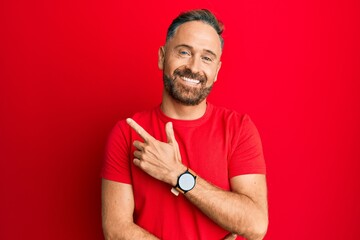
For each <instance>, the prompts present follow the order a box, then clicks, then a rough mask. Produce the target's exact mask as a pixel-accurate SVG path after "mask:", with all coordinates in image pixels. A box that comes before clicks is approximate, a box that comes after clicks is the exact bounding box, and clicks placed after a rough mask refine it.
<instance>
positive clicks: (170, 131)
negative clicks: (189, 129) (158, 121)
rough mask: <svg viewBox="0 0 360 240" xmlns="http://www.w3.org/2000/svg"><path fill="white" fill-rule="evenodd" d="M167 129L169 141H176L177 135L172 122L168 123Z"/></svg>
mask: <svg viewBox="0 0 360 240" xmlns="http://www.w3.org/2000/svg"><path fill="white" fill-rule="evenodd" d="M165 131H166V137H167V141H168V143H175V142H176V140H175V135H174V129H173V125H172V122H168V123H166V125H165Z"/></svg>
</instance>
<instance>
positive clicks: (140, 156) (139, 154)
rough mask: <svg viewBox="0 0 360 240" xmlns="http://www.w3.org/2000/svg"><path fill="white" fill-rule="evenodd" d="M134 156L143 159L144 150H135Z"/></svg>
mask: <svg viewBox="0 0 360 240" xmlns="http://www.w3.org/2000/svg"><path fill="white" fill-rule="evenodd" d="M134 156H135V157H136V158H137V159H139V160H140V159H142V152H140V151H134Z"/></svg>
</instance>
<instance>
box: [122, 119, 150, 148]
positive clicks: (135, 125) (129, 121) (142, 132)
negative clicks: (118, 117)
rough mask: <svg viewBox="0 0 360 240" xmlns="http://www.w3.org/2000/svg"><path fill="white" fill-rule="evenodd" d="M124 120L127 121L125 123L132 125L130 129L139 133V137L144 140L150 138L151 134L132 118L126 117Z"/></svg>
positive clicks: (146, 140)
mask: <svg viewBox="0 0 360 240" xmlns="http://www.w3.org/2000/svg"><path fill="white" fill-rule="evenodd" d="M126 122H127V124H129V126H130V127H132V129H134V130H135V131H136V132H137V134H139V135H140V137H141V138H142V139H144V141H145V142H148V141H149V140H150V139H151V138H152V136H151V135H150V134H149V133H148V132H146V131H145V129H144V128H142V127H141V126H140V125H139V124H138V123H137V122H135V121H134V120H133V119H131V118H127V119H126Z"/></svg>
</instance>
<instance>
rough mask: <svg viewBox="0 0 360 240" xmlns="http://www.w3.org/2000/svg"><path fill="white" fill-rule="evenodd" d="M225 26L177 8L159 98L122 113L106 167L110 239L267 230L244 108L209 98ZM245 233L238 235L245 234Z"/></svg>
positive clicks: (163, 51) (259, 162) (163, 56)
mask: <svg viewBox="0 0 360 240" xmlns="http://www.w3.org/2000/svg"><path fill="white" fill-rule="evenodd" d="M221 33H222V27H221V25H220V24H219V22H218V20H217V19H216V18H215V17H214V15H213V14H212V13H211V12H209V11H208V10H195V11H189V12H186V13H183V14H181V15H179V16H178V17H177V18H176V19H175V20H174V21H173V22H172V24H171V25H170V27H169V29H168V34H167V39H166V44H165V45H164V46H162V47H160V49H159V60H158V65H159V68H160V69H161V70H162V71H163V80H164V91H163V99H162V103H161V105H160V106H158V107H156V108H154V109H152V110H149V111H144V112H141V113H137V114H135V115H134V116H133V117H132V119H130V118H129V119H127V120H126V121H120V122H118V124H117V125H116V126H115V128H114V129H113V131H112V133H111V135H110V138H109V143H108V147H107V153H106V158H105V163H104V167H103V171H102V177H103V185H102V201H103V202H102V204H103V228H104V235H105V238H106V239H235V238H237V236H242V237H244V238H246V239H262V238H263V237H264V235H265V233H266V230H267V225H268V213H267V193H266V192H267V190H266V178H265V163H264V159H263V154H262V148H261V142H260V138H259V135H258V132H257V130H256V128H255V126H254V124H253V123H252V122H251V120H250V119H249V117H248V116H247V115H241V114H238V113H236V112H234V111H231V110H227V109H224V108H219V107H215V106H213V105H211V104H210V103H208V102H207V101H206V97H207V96H208V94H209V93H210V90H211V88H212V86H213V84H214V83H215V82H216V80H217V75H218V72H219V69H220V67H221V61H220V57H221V53H222V46H223V39H222V37H221ZM239 239H240V237H239Z"/></svg>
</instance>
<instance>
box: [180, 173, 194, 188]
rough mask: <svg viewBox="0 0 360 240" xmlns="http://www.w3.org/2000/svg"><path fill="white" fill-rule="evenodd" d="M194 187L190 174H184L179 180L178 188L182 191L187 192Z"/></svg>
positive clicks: (192, 177)
mask: <svg viewBox="0 0 360 240" xmlns="http://www.w3.org/2000/svg"><path fill="white" fill-rule="evenodd" d="M194 186H195V178H194V176H193V175H191V174H190V173H184V174H183V175H181V176H180V178H179V187H180V188H181V189H182V190H184V191H189V190H191V189H192V188H193V187H194Z"/></svg>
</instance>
